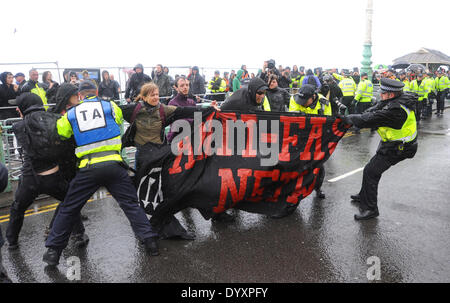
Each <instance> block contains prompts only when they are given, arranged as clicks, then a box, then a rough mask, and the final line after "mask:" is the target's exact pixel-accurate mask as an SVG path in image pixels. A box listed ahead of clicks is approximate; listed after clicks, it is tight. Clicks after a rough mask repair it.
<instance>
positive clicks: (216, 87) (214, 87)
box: [208, 70, 227, 101]
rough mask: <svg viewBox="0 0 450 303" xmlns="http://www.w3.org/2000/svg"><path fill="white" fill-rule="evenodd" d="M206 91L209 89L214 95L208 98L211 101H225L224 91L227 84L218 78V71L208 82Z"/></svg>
mask: <svg viewBox="0 0 450 303" xmlns="http://www.w3.org/2000/svg"><path fill="white" fill-rule="evenodd" d="M208 89H210V90H211V93H213V94H214V95H212V96H211V97H210V99H211V100H216V101H223V100H225V90H226V89H227V84H226V82H225V80H224V79H222V78H221V77H220V72H219V71H218V70H216V71H215V72H214V77H213V78H212V79H211V80H210V81H209V84H208Z"/></svg>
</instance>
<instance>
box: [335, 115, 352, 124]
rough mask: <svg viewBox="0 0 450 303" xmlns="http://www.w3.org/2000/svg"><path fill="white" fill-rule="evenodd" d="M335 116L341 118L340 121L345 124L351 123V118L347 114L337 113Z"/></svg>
mask: <svg viewBox="0 0 450 303" xmlns="http://www.w3.org/2000/svg"><path fill="white" fill-rule="evenodd" d="M336 118H339V119H341V120H342V122H344V123H345V124H350V125H353V123H352V120H351V119H350V118H349V117H348V116H344V115H341V114H337V115H336Z"/></svg>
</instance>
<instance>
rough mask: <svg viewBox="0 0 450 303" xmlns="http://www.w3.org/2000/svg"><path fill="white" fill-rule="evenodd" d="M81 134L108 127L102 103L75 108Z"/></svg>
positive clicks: (87, 103)
mask: <svg viewBox="0 0 450 303" xmlns="http://www.w3.org/2000/svg"><path fill="white" fill-rule="evenodd" d="M75 116H76V118H77V123H78V128H79V130H80V132H86V131H90V130H94V129H97V128H103V127H105V126H106V120H105V113H104V112H103V107H102V104H101V102H85V103H82V104H80V105H78V106H77V107H75Z"/></svg>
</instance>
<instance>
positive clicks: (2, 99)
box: [0, 72, 19, 120]
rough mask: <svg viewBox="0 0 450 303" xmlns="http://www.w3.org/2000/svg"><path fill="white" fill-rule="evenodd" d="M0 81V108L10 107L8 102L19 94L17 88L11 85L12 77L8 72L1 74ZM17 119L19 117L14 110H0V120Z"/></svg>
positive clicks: (15, 85)
mask: <svg viewBox="0 0 450 303" xmlns="http://www.w3.org/2000/svg"><path fill="white" fill-rule="evenodd" d="M0 81H1V82H2V84H0V108H1V107H10V106H11V105H9V103H8V100H11V99H16V97H17V96H18V94H19V86H18V85H17V84H14V83H13V81H14V77H13V74H12V73H10V72H4V73H1V74H0ZM17 117H19V115H18V114H17V112H16V110H15V109H0V120H4V119H8V118H17Z"/></svg>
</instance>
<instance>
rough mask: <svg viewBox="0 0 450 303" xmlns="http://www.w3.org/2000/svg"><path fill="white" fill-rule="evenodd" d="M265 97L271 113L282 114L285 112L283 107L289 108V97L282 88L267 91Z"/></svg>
mask: <svg viewBox="0 0 450 303" xmlns="http://www.w3.org/2000/svg"><path fill="white" fill-rule="evenodd" d="M266 97H267V100H269V104H270V110H271V111H277V112H284V111H286V108H285V106H287V107H289V101H290V99H291V95H290V94H289V93H288V92H287V90H285V89H284V88H280V87H276V88H275V89H268V90H267V91H266Z"/></svg>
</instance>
